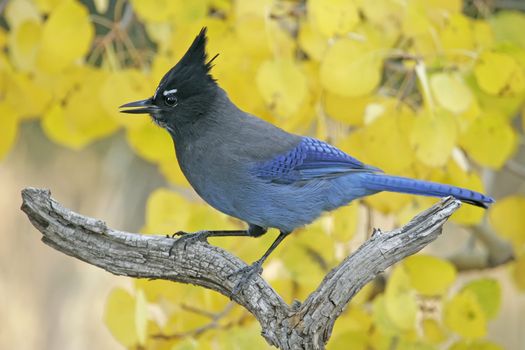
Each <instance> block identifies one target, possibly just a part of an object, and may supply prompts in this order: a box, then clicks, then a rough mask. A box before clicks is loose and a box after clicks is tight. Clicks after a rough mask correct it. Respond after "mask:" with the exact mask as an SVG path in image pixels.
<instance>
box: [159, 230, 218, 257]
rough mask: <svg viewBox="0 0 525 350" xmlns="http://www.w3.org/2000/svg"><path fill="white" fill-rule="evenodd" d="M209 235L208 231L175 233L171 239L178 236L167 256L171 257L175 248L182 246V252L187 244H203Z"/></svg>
mask: <svg viewBox="0 0 525 350" xmlns="http://www.w3.org/2000/svg"><path fill="white" fill-rule="evenodd" d="M209 235H210V233H209V232H208V231H198V232H193V233H187V232H183V231H178V232H175V233H174V234H173V235H172V236H171V237H172V238H173V237H175V236H180V237H179V238H177V239H176V240H175V242H173V244H172V245H171V248H170V250H169V255H170V256H171V255H173V249H175V248H176V247H177V246H179V245H181V244H183V246H182V247H183V250H186V247H187V246H188V244H193V243H195V242H205V241H206V239H207V238H208V236H209Z"/></svg>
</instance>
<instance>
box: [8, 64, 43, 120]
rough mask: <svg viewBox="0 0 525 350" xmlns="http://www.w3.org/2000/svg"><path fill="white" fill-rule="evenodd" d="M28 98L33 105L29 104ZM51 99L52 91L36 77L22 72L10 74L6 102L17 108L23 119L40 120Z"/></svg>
mask: <svg viewBox="0 0 525 350" xmlns="http://www.w3.org/2000/svg"><path fill="white" fill-rule="evenodd" d="M28 98H30V99H31V103H27V101H28ZM51 99H52V95H51V93H50V91H49V90H47V89H46V88H45V87H44V86H42V85H41V84H40V83H39V82H37V81H36V80H35V76H34V75H29V74H26V73H22V72H14V73H12V74H10V79H9V90H8V91H7V94H6V101H7V102H9V103H10V104H11V105H12V106H16V108H17V113H18V114H19V116H20V117H21V118H24V119H28V118H40V117H41V115H42V113H43V112H44V111H45V110H46V108H47V107H48V106H49V104H50V102H51Z"/></svg>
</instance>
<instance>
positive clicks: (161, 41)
mask: <svg viewBox="0 0 525 350" xmlns="http://www.w3.org/2000/svg"><path fill="white" fill-rule="evenodd" d="M144 28H145V29H146V33H148V37H149V38H150V39H151V40H152V41H153V42H155V44H157V53H156V54H155V57H154V58H153V60H156V59H157V57H163V55H164V54H166V53H168V52H170V51H171V50H172V49H173V48H172V47H171V45H172V44H173V41H172V40H173V34H174V33H173V31H174V28H173V23H172V22H171V21H170V22H168V21H164V22H144ZM177 45H180V46H182V43H180V42H178V43H177ZM169 68H171V66H170V67H168V68H167V69H166V70H164V71H163V73H166V71H167V70H168V69H169ZM161 78H162V76H161ZM157 81H159V80H157Z"/></svg>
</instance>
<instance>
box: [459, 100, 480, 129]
mask: <svg viewBox="0 0 525 350" xmlns="http://www.w3.org/2000/svg"><path fill="white" fill-rule="evenodd" d="M481 112H482V110H481V107H480V105H479V102H478V100H477V99H476V98H473V99H472V103H471V104H470V106H469V108H467V110H465V111H464V112H463V113H460V114H459V115H458V116H457V117H458V118H457V121H458V128H459V133H460V134H462V133H464V132H465V131H467V130H468V128H469V127H470V124H472V122H473V121H474V120H476V118H478V117H479V116H480V115H481Z"/></svg>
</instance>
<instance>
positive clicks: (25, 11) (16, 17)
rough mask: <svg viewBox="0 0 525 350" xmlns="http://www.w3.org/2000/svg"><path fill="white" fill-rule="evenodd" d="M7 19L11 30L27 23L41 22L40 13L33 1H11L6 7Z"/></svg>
mask: <svg viewBox="0 0 525 350" xmlns="http://www.w3.org/2000/svg"><path fill="white" fill-rule="evenodd" d="M5 19H6V21H7V23H8V24H9V28H10V30H13V29H15V28H16V27H18V26H19V25H20V24H22V23H24V22H26V21H33V22H40V20H41V18H40V13H39V11H38V8H37V7H36V6H35V4H34V2H33V1H31V0H11V1H9V2H7V5H6V6H5Z"/></svg>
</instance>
